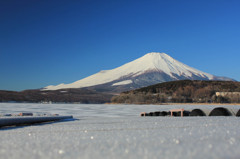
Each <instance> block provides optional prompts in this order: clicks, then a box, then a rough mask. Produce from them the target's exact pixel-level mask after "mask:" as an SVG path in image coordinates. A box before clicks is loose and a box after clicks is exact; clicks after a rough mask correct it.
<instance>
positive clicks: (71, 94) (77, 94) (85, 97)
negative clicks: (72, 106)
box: [0, 89, 113, 104]
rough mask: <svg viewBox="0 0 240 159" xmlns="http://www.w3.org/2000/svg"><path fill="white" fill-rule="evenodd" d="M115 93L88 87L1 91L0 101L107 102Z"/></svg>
mask: <svg viewBox="0 0 240 159" xmlns="http://www.w3.org/2000/svg"><path fill="white" fill-rule="evenodd" d="M112 96H113V95H111V94H106V93H99V92H95V91H90V90H87V89H62V90H55V91H41V90H26V91H21V92H16V91H0V102H31V103H40V102H43V103H48V102H52V103H86V104H89V103H106V102H110V100H111V97H112Z"/></svg>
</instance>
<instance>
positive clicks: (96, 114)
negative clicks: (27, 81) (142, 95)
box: [0, 103, 240, 159]
mask: <svg viewBox="0 0 240 159" xmlns="http://www.w3.org/2000/svg"><path fill="white" fill-rule="evenodd" d="M221 106H223V105H221ZM225 106H226V107H234V108H240V106H239V105H235V106H234V105H225ZM196 107H204V108H214V107H219V106H218V105H83V104H82V105H81V104H15V103H12V104H5V103H0V113H2V114H5V113H19V112H33V113H58V114H60V115H73V116H74V118H75V119H77V120H74V121H65V122H56V123H51V124H39V125H33V126H22V127H10V128H4V129H3V128H2V129H0V141H1V144H0V156H1V158H6V159H7V158H16V159H19V158H42V159H43V158H44V159H54V158H69V159H70V158H71V159H72V158H79V159H80V158H81V159H84V158H94V159H96V158H98V159H99V158H103V159H106V158H111V159H113V158H114V159H115V158H136V159H138V158H171V159H173V158H184V159H192V158H194V159H198V158H199V159H202V158H211V159H212V158H215V159H227V158H231V159H237V158H240V135H239V134H240V122H239V120H240V118H239V117H234V116H232V117H139V114H140V112H150V111H158V110H169V109H171V108H185V109H186V108H196Z"/></svg>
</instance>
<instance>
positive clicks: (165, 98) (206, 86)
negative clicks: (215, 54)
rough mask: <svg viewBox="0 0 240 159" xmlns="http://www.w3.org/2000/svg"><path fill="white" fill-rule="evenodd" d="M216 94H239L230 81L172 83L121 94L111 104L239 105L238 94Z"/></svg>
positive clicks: (239, 98)
mask: <svg viewBox="0 0 240 159" xmlns="http://www.w3.org/2000/svg"><path fill="white" fill-rule="evenodd" d="M216 92H240V83H239V82H232V81H191V80H183V81H172V82H165V83H160V84H157V85H153V86H149V87H144V88H141V89H137V90H133V91H128V92H123V93H121V94H120V95H119V96H114V97H113V98H112V102H113V103H145V104H150V103H152V104H153V103H240V97H239V94H235V95H232V94H230V95H228V96H216Z"/></svg>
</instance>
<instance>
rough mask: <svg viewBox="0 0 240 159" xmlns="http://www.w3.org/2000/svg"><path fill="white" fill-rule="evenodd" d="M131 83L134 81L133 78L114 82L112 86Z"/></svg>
mask: <svg viewBox="0 0 240 159" xmlns="http://www.w3.org/2000/svg"><path fill="white" fill-rule="evenodd" d="M130 83H132V80H125V81H121V82H117V83H114V84H112V86H119V85H125V84H130Z"/></svg>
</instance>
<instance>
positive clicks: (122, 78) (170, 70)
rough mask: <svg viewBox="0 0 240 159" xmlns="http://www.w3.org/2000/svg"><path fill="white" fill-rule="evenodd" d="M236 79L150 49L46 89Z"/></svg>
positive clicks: (133, 87) (109, 87) (133, 85)
mask: <svg viewBox="0 0 240 159" xmlns="http://www.w3.org/2000/svg"><path fill="white" fill-rule="evenodd" d="M184 79H190V80H232V79H230V78H226V77H218V76H214V75H211V74H208V73H205V72H202V71H199V70H197V69H194V68H192V67H190V66H187V65H185V64H183V63H181V62H179V61H177V60H175V59H173V58H172V57H170V56H169V55H167V54H165V53H156V52H152V53H148V54H146V55H144V56H143V57H140V58H138V59H136V60H134V61H132V62H129V63H127V64H125V65H122V66H120V67H118V68H115V69H112V70H105V71H100V72H99V73H96V74H94V75H91V76H89V77H86V78H84V79H81V80H78V81H76V82H73V83H70V84H59V85H56V86H53V85H51V86H47V87H45V88H43V90H58V89H68V88H84V87H97V88H108V89H114V88H116V87H118V88H121V89H120V90H130V89H135V88H140V87H144V86H149V85H152V84H156V83H161V82H167V81H174V80H184Z"/></svg>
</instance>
